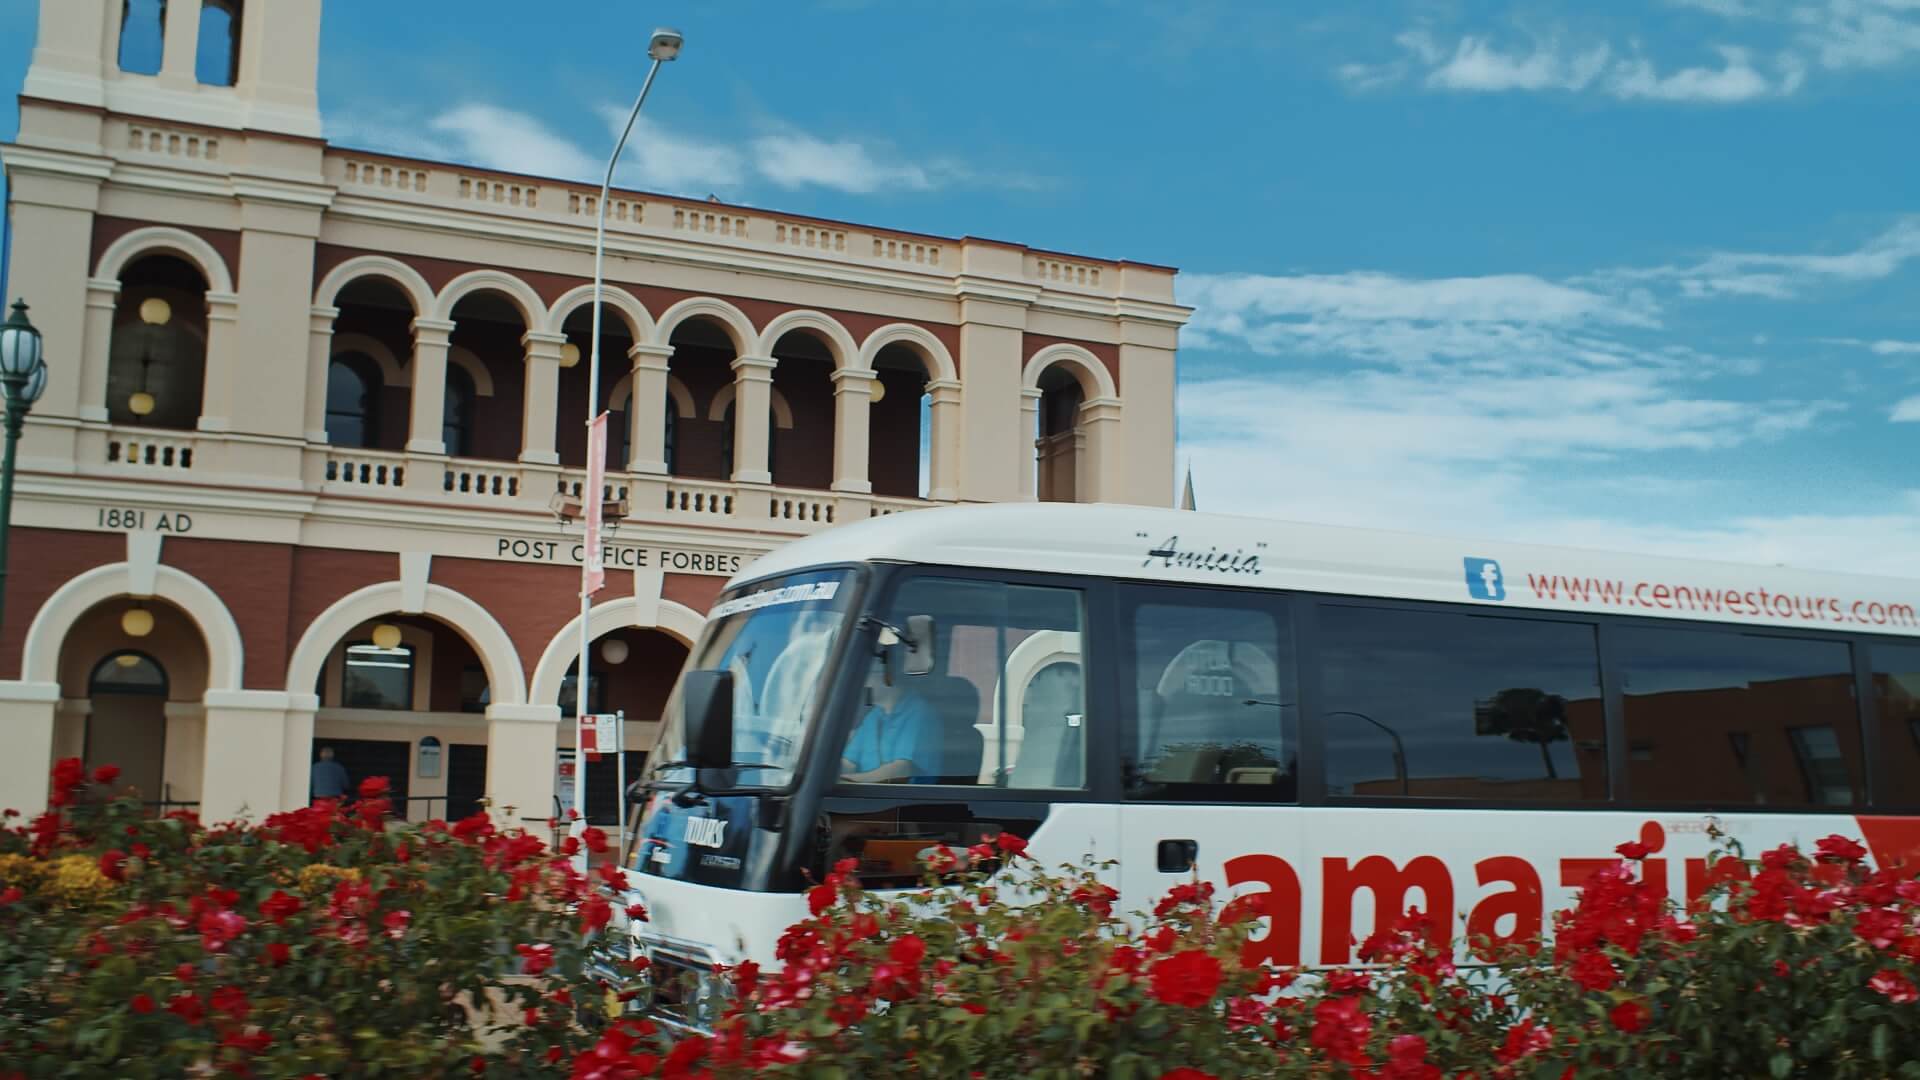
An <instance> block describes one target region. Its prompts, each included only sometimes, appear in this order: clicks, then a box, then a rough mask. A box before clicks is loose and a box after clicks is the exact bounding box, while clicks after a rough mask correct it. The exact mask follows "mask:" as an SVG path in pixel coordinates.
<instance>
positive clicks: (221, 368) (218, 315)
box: [199, 292, 240, 431]
mask: <svg viewBox="0 0 1920 1080" xmlns="http://www.w3.org/2000/svg"><path fill="white" fill-rule="evenodd" d="M239 322H240V295H239V294H238V293H223V292H209V293H207V364H206V368H205V370H204V376H203V382H202V383H201V389H200V424H199V427H200V430H201V431H228V430H231V429H232V427H233V407H234V400H233V391H234V383H235V382H236V381H237V380H238V379H239V377H240V358H239V356H238V355H237V353H238V352H239Z"/></svg>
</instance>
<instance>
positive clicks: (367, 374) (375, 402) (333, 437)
mask: <svg viewBox="0 0 1920 1080" xmlns="http://www.w3.org/2000/svg"><path fill="white" fill-rule="evenodd" d="M379 392H380V370H379V369H378V368H377V367H375V366H374V364H373V361H372V360H369V359H368V358H367V357H365V356H362V355H361V354H359V353H341V354H340V355H339V356H336V357H334V358H333V360H332V362H330V363H329V364H328V365H327V442H329V443H332V444H333V445H335V446H357V447H361V448H363V449H364V448H366V447H371V446H375V445H378V443H379V441H380V416H379V405H380V402H379Z"/></svg>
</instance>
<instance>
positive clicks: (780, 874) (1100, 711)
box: [628, 504, 1920, 1020]
mask: <svg viewBox="0 0 1920 1080" xmlns="http://www.w3.org/2000/svg"><path fill="white" fill-rule="evenodd" d="M1917 608H1920V581H1909V580H1898V579H1884V578H1870V577H1861V576H1850V575H1841V574H1825V573H1810V572H1805V571H1798V570H1790V569H1783V568H1766V567H1757V566H1741V565H1733V564H1726V563H1715V562H1695V561H1683V560H1673V559H1654V558H1644V557H1637V556H1626V555H1618V554H1606V553H1601V552H1594V551H1585V550H1577V549H1571V548H1549V547H1529V546H1522V545H1518V544H1508V543H1502V542H1497V541H1484V542H1482V541H1473V542H1467V541H1460V540H1453V539H1447V538H1442V537H1434V536H1425V535H1417V534H1406V533H1386V532H1369V531H1360V530H1351V529H1341V528H1329V527H1321V526H1312V525H1300V524H1292V523H1287V522H1280V521H1267V520H1257V519H1248V518H1232V517H1222V516H1216V515H1209V514H1199V513H1192V512H1181V511H1172V510H1158V509H1145V508H1134V507H1120V506H1076V505H1061V504H1040V505H1033V504H1026V505H999V506H978V507H963V508H954V509H937V510H922V511H914V512H911V513H905V514H897V515H893V516H889V517H884V518H878V519H874V520H872V521H868V522H862V523H859V524H855V525H851V526H845V527H841V528H836V529H834V530H832V531H830V532H827V533H823V534H821V535H819V536H816V537H813V538H809V539H805V540H801V541H798V542H796V543H793V544H790V545H788V546H786V547H783V548H781V549H779V550H777V551H775V552H773V553H772V554H771V555H769V556H767V557H765V558H763V559H761V560H760V561H759V562H757V563H755V564H754V565H753V566H751V567H749V568H748V569H747V571H745V572H744V573H743V574H741V575H740V576H739V577H738V578H737V579H736V580H735V581H734V582H732V583H731V584H730V586H729V588H728V589H727V591H726V592H725V593H724V594H723V595H722V596H721V598H720V600H719V602H718V603H716V604H715V606H714V608H713V610H712V612H711V615H710V618H709V622H708V624H707V627H706V630H705V632H704V634H703V635H702V638H701V640H700V641H699V642H698V643H697V644H696V645H695V647H694V648H693V650H692V652H691V654H690V657H689V660H688V664H687V670H686V671H685V672H684V673H683V675H682V677H681V682H680V685H679V687H678V688H677V689H676V691H675V692H674V695H673V697H672V698H670V699H669V702H668V704H667V707H666V717H665V724H664V726H663V731H662V735H661V739H660V742H659V744H658V745H657V746H656V747H655V749H654V752H653V753H652V754H651V755H650V762H649V766H648V768H647V771H646V776H645V778H644V780H643V782H642V783H641V784H640V785H637V786H636V789H635V794H634V796H633V797H634V799H635V801H636V804H637V805H636V813H637V814H638V815H639V816H640V819H641V820H640V824H639V828H638V830H637V837H638V838H637V841H636V843H635V845H634V847H633V849H632V850H631V853H630V855H629V858H628V868H629V870H630V871H631V875H630V876H631V878H632V881H633V883H634V885H635V890H636V893H637V895H636V896H635V897H634V899H637V900H639V901H640V902H642V903H644V904H645V905H646V906H647V908H648V909H649V910H650V912H651V919H650V921H649V922H647V923H644V924H636V925H634V926H633V927H632V928H631V930H632V932H633V935H634V937H633V948H634V949H635V950H636V951H640V952H645V953H647V954H648V955H649V956H650V958H651V959H652V960H653V961H654V963H655V965H656V967H657V968H659V969H661V970H663V971H672V970H674V969H675V968H684V969H690V970H692V971H695V972H704V971H708V970H710V969H711V965H713V964H714V963H716V962H718V963H731V962H734V961H737V960H740V959H754V960H757V961H759V962H761V963H770V962H771V961H772V953H773V947H774V943H775V941H776V940H777V939H778V938H779V936H780V933H781V932H782V931H783V930H784V929H785V928H786V927H787V926H788V925H790V924H791V923H793V922H794V921H797V920H798V919H799V918H801V917H803V916H804V915H805V911H806V908H805V904H804V903H803V902H802V899H801V896H800V893H801V891H802V890H803V889H804V888H805V887H806V886H807V885H808V884H810V883H811V882H813V881H817V880H819V878H820V877H821V876H823V875H824V874H825V873H826V871H827V869H828V868H829V867H831V866H832V865H833V864H834V863H835V862H836V861H838V860H840V859H843V858H853V859H857V860H858V861H859V866H860V873H861V876H862V878H863V880H864V881H865V882H866V883H867V884H868V885H870V886H875V887H886V886H888V885H905V884H908V883H910V882H912V881H914V880H916V879H917V873H918V871H917V869H916V859H917V857H918V856H919V854H920V853H921V852H922V851H924V850H926V849H928V848H930V847H932V846H935V845H938V844H942V843H944V844H947V845H950V846H952V847H954V848H956V849H959V848H964V847H965V846H967V845H969V844H973V843H976V842H979V841H981V840H983V839H987V838H990V837H992V836H993V835H994V834H996V833H998V832H1000V831H1002V830H1008V831H1012V832H1014V833H1016V834H1018V835H1020V836H1024V837H1027V838H1028V839H1029V841H1030V853H1031V854H1032V855H1034V856H1035V857H1037V858H1039V859H1041V860H1042V861H1043V862H1046V863H1050V864H1051V863H1057V862H1073V861H1077V860H1079V859H1080V858H1081V857H1082V856H1083V855H1087V854H1092V855H1094V856H1096V857H1097V858H1100V859H1117V860H1118V862H1119V867H1118V870H1117V871H1116V874H1117V880H1116V882H1115V883H1116V884H1117V886H1118V887H1119V888H1120V891H1121V894H1122V909H1123V910H1130V909H1133V908H1138V907H1144V906H1147V905H1149V904H1151V902H1152V901H1153V900H1154V899H1155V898H1157V897H1158V896H1159V895H1160V894H1162V893H1163V892H1164V891H1165V890H1166V889H1167V888H1168V887H1170V886H1172V885H1174V884H1177V883H1179V882H1181V881H1185V880H1189V879H1190V878H1191V877H1192V876H1193V875H1194V874H1195V873H1196V872H1197V873H1198V874H1199V876H1200V877H1202V878H1204V879H1207V880H1210V881H1212V882H1214V883H1215V884H1216V886H1217V887H1218V889H1219V895H1221V896H1222V897H1223V898H1237V897H1248V898H1249V899H1248V900H1246V901H1245V902H1246V903H1248V904H1251V905H1253V906H1254V908H1255V910H1256V911H1257V912H1259V913H1260V914H1262V915H1263V916H1264V919H1263V923H1264V925H1263V926H1262V928H1261V930H1260V931H1259V934H1258V936H1257V938H1256V940H1255V942H1254V943H1253V944H1252V945H1251V946H1250V953H1251V956H1252V957H1253V958H1254V959H1260V960H1267V961H1271V962H1274V963H1279V964H1309V965H1317V964H1339V963H1346V962H1349V961H1351V960H1352V959H1353V946H1354V943H1355V942H1356V941H1357V940H1360V939H1363V938H1364V937H1365V936H1366V935H1367V934H1369V933H1371V932H1372V931H1373V930H1374V928H1375V927H1376V925H1378V923H1377V921H1376V920H1377V919H1390V918H1392V917H1393V916H1394V915H1395V914H1396V913H1398V912H1402V911H1405V910H1406V909H1407V908H1408V907H1409V906H1417V907H1419V908H1421V909H1422V910H1425V911H1427V912H1430V913H1432V917H1433V918H1434V919H1435V920H1437V922H1438V923H1439V924H1441V925H1442V926H1444V928H1445V929H1446V930H1448V931H1449V932H1450V933H1451V934H1453V935H1455V936H1456V937H1460V936H1468V935H1478V934H1488V935H1491V936H1495V937H1511V936H1515V935H1528V934H1531V933H1533V932H1536V931H1538V930H1539V929H1540V928H1541V925H1542V921H1543V918H1545V917H1546V916H1547V915H1549V914H1550V913H1551V912H1552V911H1553V910H1555V909H1556V908H1557V907H1559V906H1562V905H1564V904H1566V903H1568V902H1570V900H1571V899H1572V893H1573V889H1574V888H1575V887H1576V886H1577V885H1578V884H1579V882H1580V881H1581V880H1583V879H1584V877H1585V875H1586V874H1588V873H1590V872H1591V870H1592V868H1593V867H1595V866H1598V865H1605V864H1606V863H1608V862H1610V861H1612V860H1613V859H1614V858H1615V856H1614V854H1613V850H1614V847H1615V845H1617V844H1619V843H1621V842H1623V841H1628V840H1638V841H1640V842H1643V843H1645V844H1646V845H1647V846H1648V848H1649V849H1650V850H1651V851H1652V853H1653V854H1652V856H1651V857H1650V858H1649V859H1648V861H1647V863H1646V866H1647V872H1648V873H1649V874H1656V875H1664V877H1665V880H1666V882H1667V887H1668V889H1669V892H1670V893H1671V894H1672V895H1673V896H1674V897H1675V898H1676V899H1685V898H1687V897H1690V896H1693V895H1696V894H1698V893H1699V892H1700V891H1701V890H1702V889H1704V888H1705V887H1706V884H1707V881H1706V878H1707V863H1706V859H1705V857H1706V855H1707V854H1708V852H1709V851H1710V850H1711V848H1712V846H1713V842H1712V841H1711V840H1710V839H1709V837H1708V836H1707V835H1706V833H1707V828H1708V825H1709V822H1710V821H1712V822H1716V823H1717V824H1718V827H1719V828H1720V829H1721V830H1722V831H1724V832H1726V833H1728V834H1730V835H1731V836H1733V837H1734V838H1736V839H1737V840H1739V841H1740V842H1741V843H1742V844H1743V845H1744V846H1745V848H1746V850H1747V851H1748V852H1749V853H1750V854H1752V853H1757V852H1758V851H1759V850H1761V849H1764V848H1767V847H1772V846H1774V845H1776V844H1779V843H1782V842H1788V841H1792V842H1797V843H1800V844H1803V845H1806V844H1811V843H1812V841H1813V840H1815V839H1817V838H1819V837H1822V836H1825V835H1827V834H1830V833H1835V832H1838V833H1843V834H1847V835H1849V836H1855V837H1860V838H1863V839H1864V840H1865V842H1866V843H1867V844H1868V846H1869V847H1870V849H1871V850H1872V852H1873V857H1874V858H1875V859H1876V860H1878V861H1879V862H1880V863H1881V864H1883V865H1884V864H1887V863H1889V862H1891V861H1894V860H1899V859H1920V615H1917V614H1916V609H1917ZM662 1004H663V1005H664V1004H666V1003H662ZM685 1019H688V1020H693V1019H696V1018H694V1017H691V1016H688V1017H685Z"/></svg>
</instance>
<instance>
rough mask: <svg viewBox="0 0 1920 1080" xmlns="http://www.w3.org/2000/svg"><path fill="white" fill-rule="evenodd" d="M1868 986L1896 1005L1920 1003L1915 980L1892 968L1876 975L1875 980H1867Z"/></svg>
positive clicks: (1918, 990)
mask: <svg viewBox="0 0 1920 1080" xmlns="http://www.w3.org/2000/svg"><path fill="white" fill-rule="evenodd" d="M1867 986H1868V987H1870V988H1871V989H1873V990H1874V991H1875V992H1876V993H1880V994H1885V995H1886V997H1887V1000H1888V1001H1891V1002H1893V1003H1894V1004H1895V1005H1911V1004H1913V1003H1914V1002H1916V1001H1920V989H1917V988H1915V987H1914V985H1913V980H1911V979H1909V978H1907V977H1906V976H1905V975H1902V974H1900V973H1899V972H1897V971H1894V970H1893V969H1891V968H1884V969H1882V970H1880V971H1879V972H1877V973H1875V974H1874V976H1873V978H1871V979H1868V980H1867Z"/></svg>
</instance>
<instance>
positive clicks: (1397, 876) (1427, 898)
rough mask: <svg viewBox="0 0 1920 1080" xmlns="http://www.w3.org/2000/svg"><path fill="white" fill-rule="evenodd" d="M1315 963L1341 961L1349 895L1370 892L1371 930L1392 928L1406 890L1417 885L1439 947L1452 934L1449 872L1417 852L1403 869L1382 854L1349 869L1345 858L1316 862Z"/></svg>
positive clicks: (1347, 951) (1348, 948) (1348, 935)
mask: <svg viewBox="0 0 1920 1080" xmlns="http://www.w3.org/2000/svg"><path fill="white" fill-rule="evenodd" d="M1320 867H1321V871H1320V886H1321V901H1320V904H1321V916H1320V962H1321V963H1324V964H1344V963H1346V962H1347V961H1348V959H1349V958H1350V957H1351V955H1352V951H1353V944H1354V940H1353V894H1354V893H1356V892H1358V891H1360V890H1361V889H1370V890H1372V892H1373V928H1374V932H1375V933H1380V932H1384V931H1388V930H1391V929H1393V926H1394V924H1395V923H1397V922H1399V921H1400V917H1401V915H1403V914H1405V913H1406V911H1407V893H1408V891H1409V890H1412V889H1419V890H1420V892H1421V894H1422V900H1423V902H1424V904H1425V905H1426V906H1425V908H1424V910H1425V911H1426V920H1427V937H1428V939H1429V940H1430V941H1432V942H1433V943H1434V944H1436V945H1444V944H1445V943H1446V942H1447V939H1448V938H1450V937H1452V936H1453V875H1452V874H1450V873H1448V872H1447V864H1446V863H1443V862H1441V861H1440V860H1439V859H1436V858H1434V857H1433V856H1431V855H1420V856H1417V857H1415V858H1414V859H1412V860H1411V861H1409V862H1408V863H1407V865H1406V868H1405V869H1401V868H1399V867H1396V866H1394V865H1393V860H1392V859H1389V858H1387V857H1385V856H1384V855H1369V856H1367V857H1366V858H1364V859H1361V860H1360V861H1359V862H1358V863H1355V864H1354V865H1352V866H1351V867H1349V866H1348V865H1347V860H1345V859H1322V860H1321V861H1320Z"/></svg>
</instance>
